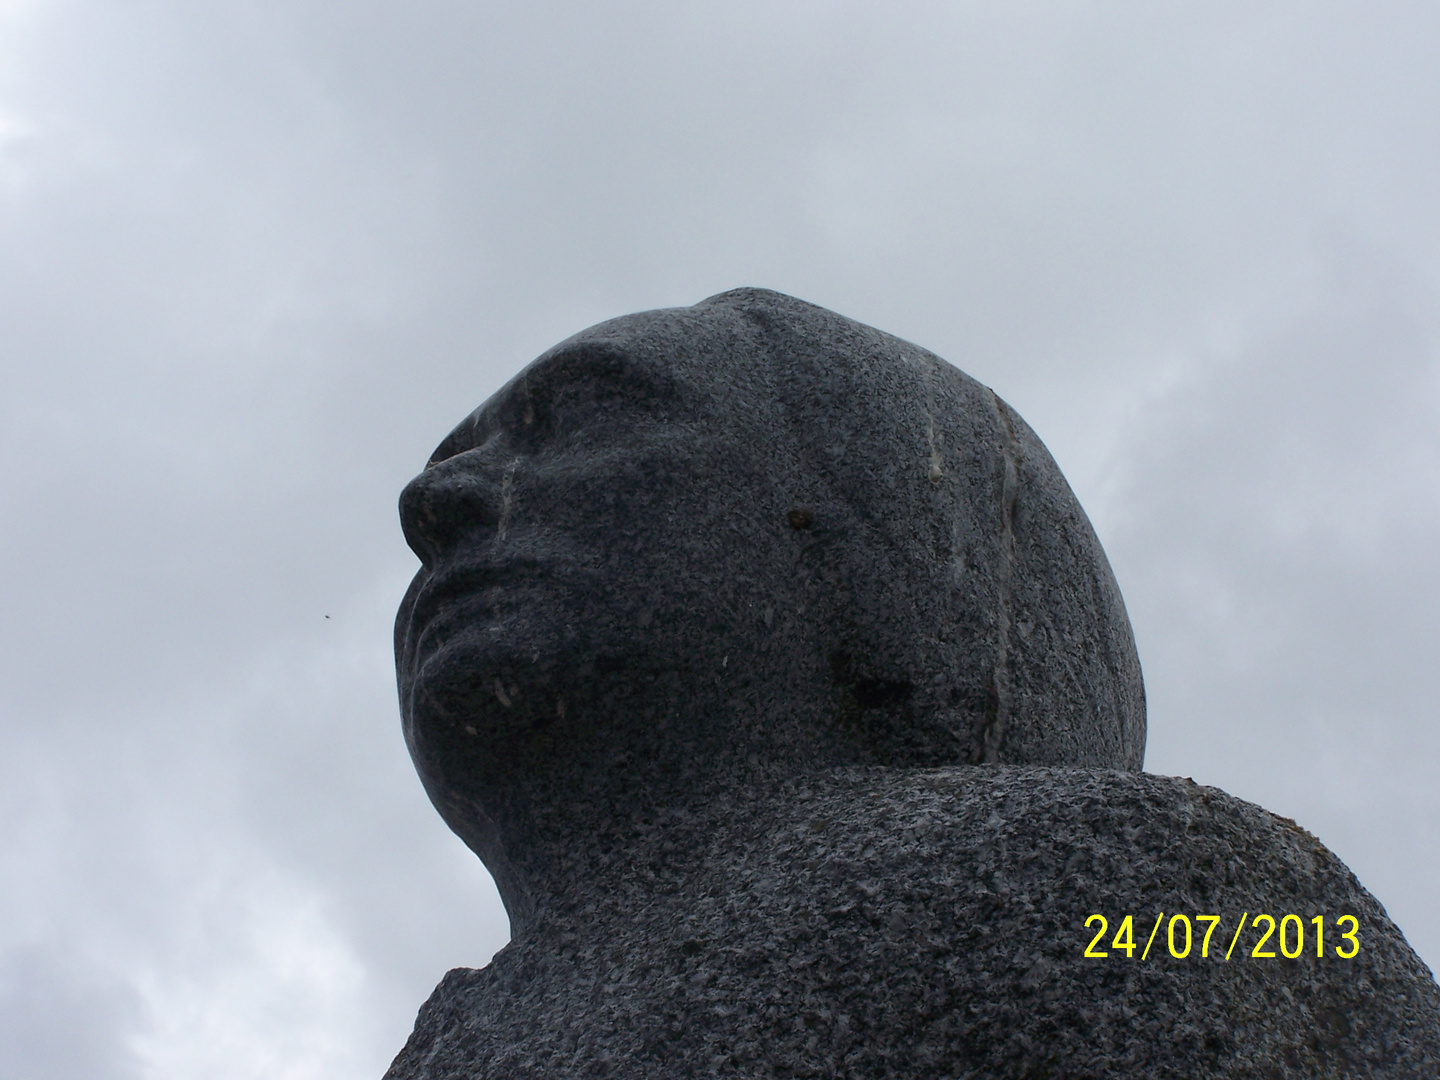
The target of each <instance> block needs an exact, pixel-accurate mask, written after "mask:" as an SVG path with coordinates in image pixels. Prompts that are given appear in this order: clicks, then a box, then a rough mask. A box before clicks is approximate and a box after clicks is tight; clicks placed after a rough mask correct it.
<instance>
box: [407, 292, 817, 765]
mask: <svg viewBox="0 0 1440 1080" xmlns="http://www.w3.org/2000/svg"><path fill="white" fill-rule="evenodd" d="M646 329H647V326H646V324H645V322H644V320H643V319H632V320H617V321H616V322H614V323H609V324H605V325H604V326H602V327H598V328H596V329H595V330H593V331H590V332H587V333H586V334H584V335H580V336H579V337H577V338H574V339H571V340H570V341H568V342H566V343H565V344H563V345H561V346H559V347H557V348H556V349H554V350H552V351H551V352H549V353H547V354H546V355H545V356H543V357H541V358H540V359H539V360H537V361H536V362H535V363H534V364H533V365H531V366H530V367H529V368H528V369H526V371H524V372H523V373H522V374H521V375H520V376H518V377H517V378H516V379H514V380H513V381H512V382H511V383H510V384H509V385H507V386H506V387H505V388H504V389H502V390H501V391H500V392H499V393H497V394H496V395H495V396H494V397H493V398H492V399H491V400H490V401H488V402H486V404H485V405H483V406H482V407H481V408H480V409H478V410H477V411H476V412H475V413H474V414H473V415H472V416H471V417H470V418H468V419H467V420H466V421H465V422H464V423H462V424H461V425H460V426H459V428H457V429H456V431H455V432H454V433H452V435H451V436H450V437H449V438H447V439H446V440H445V441H444V442H443V443H442V444H441V446H440V447H439V449H437V451H436V453H435V455H434V458H433V459H432V461H431V463H430V464H429V465H428V466H427V468H426V470H425V471H424V472H423V473H421V474H420V476H418V477H416V479H415V480H414V481H412V482H411V483H410V485H409V486H408V487H407V488H406V489H405V491H404V493H403V494H402V496H401V503H400V505H401V519H402V522H403V524H404V528H405V535H406V538H407V540H408V541H409V543H410V546H411V547H412V548H413V549H414V551H415V553H416V554H417V555H419V556H420V558H421V560H422V562H423V563H424V566H423V567H422V569H421V570H420V572H419V573H418V574H417V575H416V577H415V581H414V582H413V584H412V585H411V588H410V590H409V592H408V594H407V596H406V598H405V601H404V602H403V604H402V606H401V609H400V614H399V618H398V620H397V624H396V656H397V664H398V669H399V677H400V678H399V681H400V692H401V701H402V711H403V713H404V715H405V718H406V731H407V737H408V740H409V743H410V746H411V751H412V754H414V755H415V757H416V761H417V765H418V766H419V767H420V768H421V771H422V774H424V773H425V772H426V771H427V770H429V771H431V772H434V773H443V774H444V776H445V777H446V780H445V782H447V783H450V782H454V780H455V778H456V774H457V772H463V773H465V774H468V775H469V776H470V778H471V779H472V780H473V781H474V784H473V786H474V787H475V788H477V789H480V790H483V789H485V788H487V787H492V786H495V785H496V784H503V783H504V781H505V779H506V776H507V775H508V774H514V773H516V772H522V773H523V772H526V771H530V770H534V769H540V768H545V767H547V763H548V766H549V767H553V766H554V764H555V758H556V757H557V756H563V755H567V754H575V753H582V752H583V753H585V754H589V755H594V754H597V753H601V752H604V753H610V754H616V753H620V754H623V753H627V752H634V751H635V750H636V749H637V746H638V745H643V744H645V743H646V742H647V739H649V738H651V737H652V736H653V733H654V732H655V731H656V730H666V729H668V730H670V732H671V734H672V736H673V738H674V739H679V740H689V741H690V742H692V743H694V742H696V741H697V740H698V741H699V742H704V741H706V734H705V732H704V731H703V730H701V729H700V728H697V727H696V726H695V725H696V722H697V721H696V718H695V717H693V716H689V717H681V716H679V715H678V714H679V713H681V712H691V711H693V710H694V709H695V708H696V707H707V708H709V709H710V710H712V712H713V711H715V710H717V709H720V708H721V706H720V705H719V699H721V698H723V697H724V696H725V695H726V694H728V693H731V692H733V690H734V687H735V686H736V685H737V684H744V685H749V686H751V687H754V686H755V685H757V684H758V683H768V682H774V681H776V679H777V677H779V678H783V677H784V676H785V674H786V673H787V672H789V671H790V670H791V669H792V668H793V665H794V661H795V659H796V656H795V655H794V654H795V652H797V651H798V652H802V653H803V652H807V651H808V652H809V653H812V654H813V653H814V652H815V648H814V647H813V645H812V646H811V647H809V648H808V649H807V647H806V645H805V643H804V641H803V640H802V639H803V638H805V637H806V636H807V634H806V633H804V632H803V631H804V630H805V629H806V628H805V627H804V626H803V624H801V623H798V622H797V621H796V619H795V618H794V614H793V613H794V611H795V609H796V607H797V604H796V602H795V595H794V593H795V588H794V586H795V584H796V583H795V581H794V580H793V578H794V573H793V571H794V567H795V561H796V557H797V552H798V544H799V541H798V540H797V538H796V534H797V533H798V532H800V531H802V530H798V529H796V528H794V527H793V526H792V525H791V523H790V520H789V518H788V517H787V514H788V513H789V512H790V511H792V510H794V509H795V507H794V506H793V505H792V504H791V502H789V501H787V495H786V493H785V492H784V491H783V490H782V487H783V485H781V484H779V483H777V477H776V476H775V475H774V470H775V467H776V465H777V464H778V462H777V453H779V454H780V456H782V457H783V456H784V452H783V450H777V446H776V443H777V441H779V440H777V437H776V431H775V429H774V426H773V425H774V424H775V423H776V418H775V417H774V416H773V415H767V410H766V408H765V406H764V402H763V401H762V400H759V399H758V397H757V395H753V394H748V393H745V392H744V388H743V386H740V385H738V384H737V380H738V381H743V371H741V370H739V369H738V368H735V369H732V370H730V371H729V372H726V373H722V374H725V375H728V378H724V379H723V380H721V381H722V383H723V386H724V388H725V389H728V390H729V391H731V392H730V393H729V394H717V392H716V390H717V387H716V385H715V382H716V381H717V380H715V379H713V378H708V377H706V375H707V374H710V375H713V374H715V371H714V369H713V367H712V368H711V369H709V371H708V372H707V369H706V368H705V367H704V366H702V365H697V364H696V363H694V362H693V361H694V360H695V359H696V358H694V357H685V356H678V357H677V356H674V355H666V354H659V353H657V350H656V349H654V348H653V347H652V346H653V344H654V343H653V342H651V341H648V340H647V335H646V333H645V331H646ZM773 404H774V403H773V402H772V405H773ZM770 411H771V412H773V411H775V410H774V409H773V408H772V409H771V410H770ZM761 639H763V640H761ZM808 666H809V667H812V668H813V667H814V666H815V665H814V663H810V664H809V665H808ZM722 686H724V687H726V690H725V692H724V693H722V692H721V689H720V688H721V687H722ZM647 714H648V716H647ZM708 719H709V720H710V721H713V723H717V724H718V723H720V722H721V718H720V716H719V715H712V716H711V717H709V718H708ZM700 723H701V725H702V727H703V723H704V722H703V721H701V722H700ZM710 734H711V735H712V736H713V735H715V734H716V733H715V732H713V731H712V732H711V733H710ZM651 749H652V751H653V752H656V753H658V752H659V750H658V748H656V747H654V746H653V745H652V747H651ZM457 767H458V768H457ZM466 786H471V785H466Z"/></svg>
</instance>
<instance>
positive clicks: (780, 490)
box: [396, 290, 1144, 802]
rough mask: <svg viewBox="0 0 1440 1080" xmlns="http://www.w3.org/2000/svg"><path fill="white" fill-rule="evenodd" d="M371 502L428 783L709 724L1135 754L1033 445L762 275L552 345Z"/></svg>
mask: <svg viewBox="0 0 1440 1080" xmlns="http://www.w3.org/2000/svg"><path fill="white" fill-rule="evenodd" d="M401 518H402V521H403V524H404V528H405V535H406V538H407V540H408V541H409V543H410V546H411V547H412V548H413V549H414V550H415V552H416V554H417V555H419V556H420V558H421V560H422V562H423V563H424V566H423V567H422V569H421V570H420V572H419V573H418V574H417V575H416V577H415V581H414V582H413V583H412V585H411V587H410V590H409V592H408V593H407V595H406V598H405V600H404V602H403V604H402V605H401V609H400V613H399V617H398V619H397V623H396V659H397V666H398V674H399V684H400V695H401V708H402V712H403V714H404V717H405V723H406V735H407V740H408V742H409V745H410V748H411V752H412V755H413V756H414V757H415V761H416V765H417V768H419V770H420V772H421V775H422V777H424V778H425V779H426V783H427V786H428V787H429V788H430V790H431V794H432V797H435V798H437V802H438V801H439V798H438V794H439V792H441V791H442V790H443V791H450V790H452V789H453V790H462V789H463V790H464V791H465V792H466V793H467V797H476V796H477V795H479V794H483V793H485V792H487V791H494V790H498V789H501V788H504V787H505V785H506V784H507V783H508V782H509V781H511V780H514V779H515V778H517V777H526V776H535V775H540V774H547V775H549V774H557V773H559V772H563V771H565V770H567V769H575V768H581V769H587V768H588V769H592V770H593V769H599V768H610V767H612V765H613V763H614V762H617V761H618V762H621V763H625V762H634V761H642V762H651V763H657V762H659V763H666V762H668V763H669V764H668V765H667V766H666V768H669V770H670V772H669V774H668V775H671V776H672V777H673V776H675V775H679V774H680V773H683V772H684V771H685V770H686V769H689V768H692V767H693V769H695V770H703V768H704V766H705V763H706V762H707V761H709V760H713V759H714V758H715V757H716V756H717V755H724V754H726V753H733V754H737V755H739V756H740V757H745V756H747V755H748V756H749V757H750V758H754V757H755V756H757V755H759V756H761V757H765V758H776V757H778V758H793V759H794V760H795V761H797V762H804V763H810V764H835V763H841V762H845V761H868V762H876V763H882V764H929V765H938V764H946V763H964V762H968V761H980V760H1008V761H1017V762H1033V763H1046V764H1084V765H1113V766H1119V767H1131V768H1134V767H1138V766H1139V764H1140V754H1142V753H1143V741H1144V712H1143V708H1144V706H1143V691H1141V689H1140V685H1139V666H1138V662H1136V660H1135V658H1134V645H1133V641H1132V640H1131V638H1130V632H1129V625H1128V622H1126V620H1125V615H1124V609H1123V606H1122V605H1121V604H1120V600H1119V593H1118V591H1117V590H1116V589H1115V587H1114V581H1113V578H1111V576H1110V572H1109V568H1108V565H1107V564H1106V563H1105V559H1104V555H1103V553H1102V552H1101V551H1100V548H1099V545H1098V543H1097V542H1096V541H1095V539H1094V536H1093V533H1092V532H1091V531H1090V529H1089V524H1088V522H1086V521H1085V518H1084V515H1083V513H1082V512H1081V511H1080V509H1079V506H1078V505H1077V504H1076V503H1075V501H1074V497H1073V495H1071V494H1070V491H1069V488H1068V486H1066V484H1065V482H1064V480H1063V478H1062V477H1061V476H1060V474H1059V472H1058V470H1056V469H1055V467H1054V464H1053V462H1051V461H1050V459H1049V456H1048V454H1046V453H1045V450H1044V447H1043V446H1041V445H1040V443H1039V441H1038V440H1037V439H1035V437H1034V435H1033V433H1031V432H1030V431H1029V429H1028V428H1026V427H1025V426H1024V424H1023V422H1021V421H1020V420H1019V418H1018V417H1016V416H1014V414H1013V413H1012V412H1010V410H1009V409H1008V408H1007V407H1005V406H1004V405H1003V403H1001V402H999V401H998V399H996V398H995V397H994V395H993V394H991V393H990V392H989V391H988V390H986V389H985V388H984V387H981V386H979V385H978V384H976V383H974V382H973V380H970V379H968V378H966V377H965V376H963V375H962V374H960V373H959V372H958V371H956V370H955V369H953V368H951V367H949V366H948V365H946V364H944V363H943V362H941V361H939V360H937V359H936V358H934V357H933V356H930V355H929V354H926V353H924V352H923V350H919V349H916V348H915V347H914V346H910V345H907V344H906V343H904V342H900V341H898V340H897V339H894V338H890V337H887V336H886V335H883V334H880V333H878V332H876V331H873V330H870V329H869V328H868V327H863V326H860V325H859V324H857V323H853V322H851V321H850V320H847V319H843V318H841V317H839V316H836V315H834V314H833V313H831V312H826V311H824V310H823V309H819V308H814V307H812V306H810V305H806V304H802V303H800V302H799V301H795V300H792V299H790V298H788V297H783V296H780V295H778V294H773V293H764V292H761V291H758V290H741V291H738V292H736V293H730V294H724V295H722V296H720V297H716V298H713V299H712V300H710V301H706V302H705V303H703V304H700V305H697V306H696V307H694V308H686V309H676V310H672V311H660V312H650V313H645V314H642V315H636V316H629V317H627V318H624V319H617V320H614V321H612V322H609V323H604V324H601V325H600V326H598V327H595V328H593V329H591V330H589V331H586V332H585V333H583V334H580V335H577V336H576V337H574V338H572V339H570V340H569V341H567V342H564V343H562V344H561V345H559V346H557V347H556V348H555V349H552V350H551V351H550V352H548V353H546V354H545V355H544V356H542V357H540V359H538V360H537V361H535V363H534V364H532V365H531V366H530V367H529V368H527V369H526V370H525V371H524V372H522V373H521V374H520V375H519V376H517V377H516V378H515V379H514V380H512V381H511V382H510V383H509V384H508V385H507V386H506V387H505V388H504V389H502V390H501V391H500V392H499V393H497V394H496V395H495V396H494V397H493V398H492V399H491V400H490V401H488V402H486V403H485V404H484V405H483V406H481V407H480V408H479V409H478V410H477V411H476V412H475V413H474V414H472V415H471V416H470V417H469V418H468V419H467V420H466V421H464V422H463V423H462V424H461V425H460V426H459V427H458V428H457V429H456V430H455V431H454V432H453V433H452V434H451V435H450V436H449V437H448V438H447V439H446V440H445V441H444V442H443V443H442V444H441V445H440V447H439V449H438V450H437V451H436V453H435V455H434V457H433V458H432V461H431V463H430V464H429V465H428V466H427V468H426V470H425V471H424V472H423V473H421V475H420V476H418V477H417V478H416V479H415V480H414V481H412V482H411V484H410V485H409V486H408V487H407V488H406V489H405V491H404V493H403V494H402V496H401ZM676 770H679V772H678V773H677V771H676Z"/></svg>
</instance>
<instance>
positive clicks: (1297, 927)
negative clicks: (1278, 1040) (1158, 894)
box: [1084, 911, 1360, 960]
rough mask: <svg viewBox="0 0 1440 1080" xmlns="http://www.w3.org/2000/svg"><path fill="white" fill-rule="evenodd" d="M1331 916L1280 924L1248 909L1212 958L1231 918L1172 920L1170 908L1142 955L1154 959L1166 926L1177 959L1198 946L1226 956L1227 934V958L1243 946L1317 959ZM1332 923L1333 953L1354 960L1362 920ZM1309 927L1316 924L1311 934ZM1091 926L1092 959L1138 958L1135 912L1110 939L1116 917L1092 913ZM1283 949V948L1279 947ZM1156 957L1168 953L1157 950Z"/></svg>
mask: <svg viewBox="0 0 1440 1080" xmlns="http://www.w3.org/2000/svg"><path fill="white" fill-rule="evenodd" d="M1325 920H1326V916H1324V915H1315V916H1312V917H1311V918H1310V919H1308V920H1306V919H1303V918H1301V917H1300V916H1299V915H1282V916H1280V919H1279V921H1278V922H1277V921H1276V919H1275V916H1273V915H1267V914H1265V913H1264V912H1261V913H1260V914H1258V915H1255V916H1253V917H1252V916H1251V914H1250V913H1249V912H1248V911H1246V912H1242V913H1241V915H1240V918H1239V920H1238V921H1237V922H1236V923H1235V932H1234V933H1233V934H1226V933H1225V931H1224V930H1221V936H1220V938H1219V939H1217V940H1216V941H1215V954H1214V956H1212V955H1211V953H1210V941H1211V938H1212V937H1213V935H1214V934H1215V931H1216V929H1217V928H1219V927H1221V926H1222V925H1223V924H1224V922H1225V920H1224V918H1223V917H1222V916H1219V915H1184V914H1173V915H1170V916H1169V922H1168V923H1167V922H1166V915H1165V912H1163V911H1162V912H1160V913H1159V914H1158V915H1156V916H1155V924H1154V926H1152V927H1151V929H1150V937H1149V939H1148V940H1147V941H1146V942H1145V947H1144V949H1143V950H1142V951H1141V953H1140V959H1141V960H1144V959H1146V958H1147V957H1149V955H1150V950H1151V948H1152V947H1154V945H1155V939H1156V937H1157V936H1160V928H1161V926H1162V925H1163V926H1164V927H1165V933H1164V936H1163V938H1162V941H1163V945H1164V948H1165V952H1168V953H1169V954H1170V956H1171V958H1173V959H1175V960H1184V959H1186V958H1187V957H1189V956H1190V955H1191V954H1192V953H1193V952H1195V951H1196V950H1197V947H1198V952H1199V956H1200V957H1201V958H1203V959H1207V960H1208V959H1220V947H1221V946H1222V945H1223V944H1224V940H1225V938H1226V937H1229V939H1230V945H1229V947H1228V948H1227V949H1226V950H1225V955H1224V959H1226V960H1229V959H1230V958H1231V956H1233V955H1234V954H1235V947H1236V946H1237V945H1239V946H1240V957H1241V958H1242V959H1244V958H1247V957H1248V958H1250V959H1255V960H1274V959H1277V958H1281V957H1283V958H1284V959H1286V960H1298V959H1300V957H1302V956H1307V955H1310V953H1309V949H1313V950H1314V955H1315V956H1316V957H1317V958H1324V957H1325V955H1326V953H1325V948H1326V931H1325ZM1147 921H1148V920H1147ZM1247 924H1248V927H1249V930H1250V934H1249V935H1245V936H1244V939H1243V944H1242V935H1244V934H1245V930H1246V927H1247ZM1347 924H1348V925H1349V929H1346V925H1347ZM1332 925H1333V926H1334V931H1333V932H1332V933H1331V934H1330V935H1329V947H1330V950H1331V952H1330V955H1332V956H1337V957H1339V958H1340V959H1341V960H1351V959H1354V958H1355V957H1356V956H1358V955H1359V953H1360V920H1359V919H1357V918H1356V917H1355V916H1354V915H1341V916H1339V917H1338V918H1336V919H1335V920H1334V921H1333V924H1332ZM1307 926H1308V927H1309V928H1310V932H1309V933H1308V934H1307V932H1306V927H1307ZM1096 927H1098V928H1099V929H1096ZM1202 927H1203V929H1204V935H1203V936H1201V928H1202ZM1085 929H1086V930H1087V931H1088V930H1094V931H1095V936H1094V937H1092V938H1091V939H1090V944H1089V945H1087V946H1086V947H1085V953H1084V955H1085V956H1086V957H1087V958H1089V959H1092V960H1104V959H1106V958H1108V957H1111V956H1118V955H1120V954H1122V953H1123V954H1124V957H1125V959H1127V960H1133V959H1135V950H1136V949H1137V948H1140V946H1139V945H1138V944H1137V943H1136V939H1135V916H1134V915H1125V916H1123V917H1122V918H1121V919H1120V924H1119V926H1118V927H1117V928H1116V930H1115V936H1114V937H1113V938H1109V940H1108V941H1107V938H1108V936H1109V934H1110V920H1109V919H1107V918H1105V916H1104V915H1091V916H1090V917H1089V918H1088V919H1086V920H1085ZM1252 936H1253V942H1252ZM1307 946H1308V948H1307ZM1277 947H1278V949H1279V951H1278V952H1277V951H1276V949H1277ZM1247 949H1248V951H1247ZM1156 955H1157V956H1160V955H1164V954H1163V953H1161V952H1160V951H1159V950H1158V949H1157V950H1156Z"/></svg>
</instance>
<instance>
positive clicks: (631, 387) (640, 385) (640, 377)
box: [430, 308, 753, 464]
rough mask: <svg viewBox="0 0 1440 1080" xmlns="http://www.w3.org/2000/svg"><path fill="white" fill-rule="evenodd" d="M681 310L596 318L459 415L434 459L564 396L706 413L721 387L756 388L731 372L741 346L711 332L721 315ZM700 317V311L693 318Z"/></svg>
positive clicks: (742, 358)
mask: <svg viewBox="0 0 1440 1080" xmlns="http://www.w3.org/2000/svg"><path fill="white" fill-rule="evenodd" d="M705 314H708V313H697V312H695V311H694V309H689V308H678V309H673V310H661V311H654V312H642V313H640V314H637V315H628V316H624V317H622V318H618V319H612V320H609V321H608V322H604V323H600V324H598V325H596V326H593V327H591V328H589V329H588V330H584V331H581V332H580V333H579V334H576V335H574V336H573V337H570V338H567V339H566V340H564V341H562V342H560V343H559V344H558V345H555V346H553V347H552V348H550V349H547V350H546V351H545V352H544V353H542V354H541V355H540V356H538V357H537V358H536V359H535V360H533V361H532V362H531V363H530V364H528V365H527V366H526V367H525V368H524V369H523V370H521V371H520V372H519V373H518V374H516V375H515V376H514V377H513V378H511V379H510V381H509V382H507V383H506V384H505V385H504V386H502V387H501V388H500V389H499V390H497V391H496V392H495V393H494V394H493V395H491V396H490V398H488V399H487V400H486V401H485V402H484V403H483V404H481V405H480V406H479V407H478V408H476V409H475V411H474V412H472V413H471V414H470V415H469V416H467V417H466V418H465V419H464V420H462V421H461V422H460V423H459V424H458V425H457V426H456V427H455V429H454V430H453V431H452V432H451V433H450V434H449V435H448V436H446V438H445V440H444V441H443V442H441V444H440V445H439V447H437V448H436V450H435V453H434V454H432V455H431V458H430V461H431V463H432V464H433V463H434V462H437V461H442V460H444V459H446V458H448V457H450V456H452V455H454V454H457V453H460V452H462V451H464V450H466V449H469V448H470V447H473V446H477V445H479V444H480V443H482V442H483V441H484V440H485V439H486V438H487V437H488V436H489V435H490V434H491V433H493V432H495V431H496V430H498V429H500V428H503V427H504V426H505V425H506V424H507V423H511V422H514V421H515V420H517V419H518V418H521V417H525V416H527V414H534V413H535V412H537V411H539V410H544V409H548V408H552V407H555V406H557V405H559V404H561V403H563V402H566V401H572V402H573V401H577V400H583V399H586V398H592V397H593V398H603V399H605V400H608V401H615V402H617V403H619V402H624V401H628V402H632V403H637V404H645V405H648V406H652V407H653V406H657V405H663V406H667V407H670V408H673V409H674V410H676V412H677V413H682V414H683V413H694V412H699V411H706V406H707V404H709V403H712V402H713V401H714V399H715V395H716V391H717V390H719V391H720V392H721V393H720V396H721V397H722V398H729V399H732V400H733V399H734V398H735V397H736V396H738V394H740V393H743V392H745V391H746V390H749V391H750V393H751V394H753V389H750V388H749V387H748V386H745V385H743V384H749V383H750V382H751V381H752V380H749V379H743V378H736V370H735V369H737V368H739V367H743V366H746V362H747V360H751V359H753V357H748V356H746V355H745V353H746V350H744V349H737V348H734V347H733V344H734V343H733V342H727V341H726V340H725V338H726V337H727V336H728V335H725V334H723V333H722V334H719V335H717V334H714V333H711V332H710V331H713V330H714V329H716V327H715V325H714V324H715V323H717V322H718V321H721V320H717V319H715V318H714V317H713V316H711V317H708V318H707V317H704V315H705ZM697 316H698V317H697Z"/></svg>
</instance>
